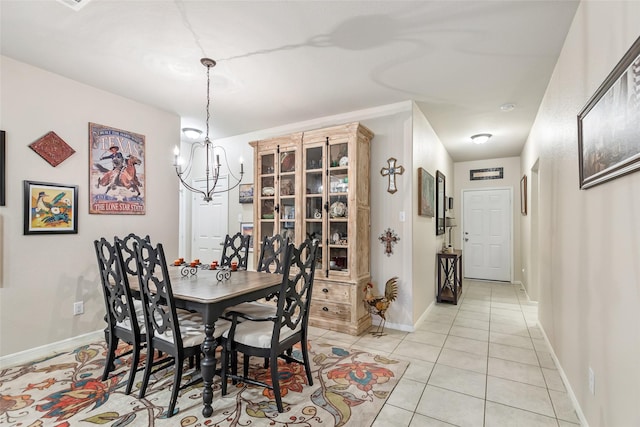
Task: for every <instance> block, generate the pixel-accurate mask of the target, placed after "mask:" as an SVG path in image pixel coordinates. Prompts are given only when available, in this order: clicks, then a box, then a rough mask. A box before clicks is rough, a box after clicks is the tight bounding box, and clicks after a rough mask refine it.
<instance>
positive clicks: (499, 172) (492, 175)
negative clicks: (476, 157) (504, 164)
mask: <svg viewBox="0 0 640 427" xmlns="http://www.w3.org/2000/svg"><path fill="white" fill-rule="evenodd" d="M502 178H504V168H484V169H471V170H470V171H469V179H470V180H471V181H479V180H484V179H502Z"/></svg>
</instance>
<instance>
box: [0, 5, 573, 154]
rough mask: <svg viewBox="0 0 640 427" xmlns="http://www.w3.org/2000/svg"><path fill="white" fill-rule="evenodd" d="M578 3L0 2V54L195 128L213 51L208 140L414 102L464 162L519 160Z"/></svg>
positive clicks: (201, 119)
mask: <svg viewBox="0 0 640 427" xmlns="http://www.w3.org/2000/svg"><path fill="white" fill-rule="evenodd" d="M76 2H79V3H78V4H77V6H76V7H75V9H74V8H71V7H69V6H67V5H65V3H67V4H72V5H73V4H76ZM577 5H578V2H577V1H569V0H552V1H540V0H534V1H526V0H513V1H510V0H500V1H479V0H477V1H444V0H438V1H426V0H425V1H206V0H199V1H198V0H145V1H133V0H124V1H123V0H89V1H88V0H42V1H38V0H29V1H25V0H15V1H14V0H0V19H1V21H0V28H1V30H0V31H1V33H0V35H1V53H2V55H6V56H8V57H11V58H14V59H17V60H19V61H22V62H25V63H28V64H32V65H34V66H36V67H40V68H43V69H46V70H49V71H52V72H54V73H57V74H60V75H63V76H66V77H68V78H71V79H73V80H76V81H79V82H83V83H86V84H88V85H91V86H94V87H97V88H100V89H103V90H106V91H109V92H112V93H116V94H119V95H122V96H125V97H128V98H131V99H134V100H137V101H140V102H143V103H146V104H150V105H153V106H156V107H158V108H161V109H163V110H167V111H171V112H174V113H176V114H178V115H179V116H180V117H181V122H182V126H183V127H197V128H200V129H203V130H204V127H205V116H206V114H205V105H206V68H205V67H204V66H203V65H201V64H200V58H202V57H210V58H213V59H215V60H216V61H217V62H218V65H217V66H216V67H215V68H212V69H211V96H212V102H211V120H210V125H211V130H210V136H211V137H212V138H218V137H226V136H232V135H238V134H242V133H246V132H250V131H254V130H260V129H266V128H271V127H275V126H280V125H284V124H289V123H294V122H299V121H305V120H311V119H314V118H319V117H324V116H330V115H334V114H340V113H345V112H350V111H355V110H359V109H364V108H369V107H376V106H381V105H386V104H391V103H395V102H399V101H405V100H414V101H415V102H416V103H417V105H418V106H419V107H420V109H421V110H422V111H423V112H424V114H425V116H426V117H427V119H428V120H429V122H430V123H431V125H432V126H433V128H434V130H435V131H436V133H437V134H438V136H439V138H440V140H441V141H442V143H443V144H444V146H445V147H446V148H447V150H448V151H449V153H450V154H451V156H452V158H453V160H454V161H467V160H479V159H487V158H494V157H505V156H518V155H519V154H520V151H521V149H522V146H523V144H524V142H525V140H526V137H527V135H528V133H529V130H530V128H531V126H532V124H533V120H534V119H535V115H536V112H537V110H538V107H539V105H540V102H541V100H542V97H543V95H544V91H545V89H546V87H547V84H548V82H549V79H550V77H551V73H552V71H553V68H554V66H555V63H556V61H557V58H558V56H559V54H560V50H561V48H562V45H563V43H564V39H565V37H566V34H567V32H568V30H569V26H570V25H571V22H572V19H573V16H574V14H575V11H576V8H577ZM504 104H515V109H513V110H512V111H509V112H505V111H502V110H501V108H500V107H501V106H502V105H504ZM485 132H486V133H491V134H493V138H491V140H490V141H489V142H488V143H486V144H484V145H475V144H472V143H470V139H469V136H471V135H473V134H477V133H485Z"/></svg>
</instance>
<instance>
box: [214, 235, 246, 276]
mask: <svg viewBox="0 0 640 427" xmlns="http://www.w3.org/2000/svg"><path fill="white" fill-rule="evenodd" d="M250 239H251V236H243V235H242V233H240V232H238V233H236V234H234V235H233V236H229V235H228V234H227V236H226V237H225V239H224V246H223V247H222V257H221V259H220V266H221V267H230V266H231V263H232V262H233V261H235V262H237V263H238V268H239V269H241V270H246V269H247V261H248V259H249V240H250Z"/></svg>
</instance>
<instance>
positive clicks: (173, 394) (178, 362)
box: [167, 357, 184, 418]
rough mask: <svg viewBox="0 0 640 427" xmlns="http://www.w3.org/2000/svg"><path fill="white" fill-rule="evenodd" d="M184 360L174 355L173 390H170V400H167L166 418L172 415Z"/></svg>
mask: <svg viewBox="0 0 640 427" xmlns="http://www.w3.org/2000/svg"><path fill="white" fill-rule="evenodd" d="M183 364H184V360H182V359H180V358H178V357H176V360H175V365H176V366H175V372H174V375H173V390H171V400H170V401H169V408H168V409H167V418H169V417H172V416H173V411H174V410H175V408H176V401H177V400H178V392H179V391H180V382H181V381H182V365H183Z"/></svg>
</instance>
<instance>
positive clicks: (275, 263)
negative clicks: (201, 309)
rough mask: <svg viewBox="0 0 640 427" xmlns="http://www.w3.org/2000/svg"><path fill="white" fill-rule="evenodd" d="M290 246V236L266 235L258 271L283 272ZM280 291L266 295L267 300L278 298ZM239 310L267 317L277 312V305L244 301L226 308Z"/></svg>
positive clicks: (251, 314) (247, 313)
mask: <svg viewBox="0 0 640 427" xmlns="http://www.w3.org/2000/svg"><path fill="white" fill-rule="evenodd" d="M288 246H289V238H288V237H282V235H280V234H276V235H275V236H265V237H264V239H263V240H262V244H261V246H260V258H259V260H258V266H257V267H256V271H258V272H264V273H278V274H282V272H283V270H284V265H285V258H284V257H285V250H286V249H287V247H288ZM277 295H278V292H274V293H273V294H271V295H268V296H267V297H266V300H267V301H270V300H272V299H274V298H276V297H277ZM226 311H227V312H228V311H239V312H242V313H244V314H246V315H249V316H253V317H266V316H269V315H270V314H275V311H276V306H275V305H274V304H265V303H261V302H258V301H251V302H243V303H241V304H238V305H234V306H233V307H230V308H228V309H227V310H226Z"/></svg>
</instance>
